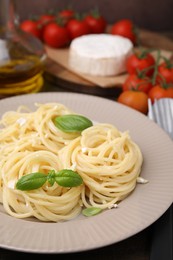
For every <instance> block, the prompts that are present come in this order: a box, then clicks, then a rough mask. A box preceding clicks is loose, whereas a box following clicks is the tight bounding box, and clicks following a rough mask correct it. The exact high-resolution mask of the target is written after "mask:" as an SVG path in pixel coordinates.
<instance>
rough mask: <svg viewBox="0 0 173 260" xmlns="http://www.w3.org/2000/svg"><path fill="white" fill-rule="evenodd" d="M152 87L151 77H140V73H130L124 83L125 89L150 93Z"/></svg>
mask: <svg viewBox="0 0 173 260" xmlns="http://www.w3.org/2000/svg"><path fill="white" fill-rule="evenodd" d="M151 88H152V83H151V79H150V78H149V77H146V76H145V77H140V76H139V75H138V74H129V75H128V76H127V78H126V80H125V81H124V84H123V85H122V89H123V91H126V90H133V89H134V90H139V91H143V92H145V93H148V91H149V90H150V89H151Z"/></svg>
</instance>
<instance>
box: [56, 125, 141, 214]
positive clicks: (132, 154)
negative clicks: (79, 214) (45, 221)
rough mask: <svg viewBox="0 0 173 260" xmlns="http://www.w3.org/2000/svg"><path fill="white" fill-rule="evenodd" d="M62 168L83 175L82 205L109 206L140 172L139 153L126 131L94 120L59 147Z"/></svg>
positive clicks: (124, 193) (131, 186) (130, 187)
mask: <svg viewBox="0 0 173 260" xmlns="http://www.w3.org/2000/svg"><path fill="white" fill-rule="evenodd" d="M59 157H60V158H61V161H62V162H63V167H64V168H70V167H72V168H73V169H75V170H76V171H77V172H78V173H79V174H80V175H81V177H82V178H83V181H84V183H85V185H84V186H83V189H82V194H81V197H82V202H83V205H84V206H85V207H90V206H94V207H100V208H102V209H105V208H111V207H113V206H114V205H115V203H117V202H119V201H121V200H123V199H124V198H125V197H126V196H127V195H129V193H131V192H132V191H133V190H134V188H135V186H136V181H137V177H138V176H139V174H140V172H141V166H142V161H143V158H142V153H141V151H140V149H139V147H138V146H137V144H135V143H134V142H133V141H132V140H131V138H130V136H129V133H128V132H124V133H121V132H120V131H118V129H116V128H115V127H114V126H113V125H110V124H98V125H95V126H93V127H90V128H87V129H86V130H84V131H83V132H82V134H81V136H80V137H78V138H76V139H74V140H73V141H72V142H71V143H70V144H69V145H68V146H66V147H65V148H63V149H61V150H60V151H59Z"/></svg>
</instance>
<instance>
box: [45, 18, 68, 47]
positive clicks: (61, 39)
mask: <svg viewBox="0 0 173 260" xmlns="http://www.w3.org/2000/svg"><path fill="white" fill-rule="evenodd" d="M43 40H44V42H45V43H46V44H47V45H48V46H50V47H53V48H61V47H65V46H67V45H68V44H69V42H70V37H69V33H68V30H67V28H66V27H65V26H61V25H59V24H58V23H56V22H51V23H49V24H47V25H46V26H45V29H44V32H43Z"/></svg>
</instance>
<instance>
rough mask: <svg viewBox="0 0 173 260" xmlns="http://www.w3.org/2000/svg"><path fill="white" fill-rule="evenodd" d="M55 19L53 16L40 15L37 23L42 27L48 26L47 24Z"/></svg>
mask: <svg viewBox="0 0 173 260" xmlns="http://www.w3.org/2000/svg"><path fill="white" fill-rule="evenodd" d="M54 19H55V15H53V14H42V15H41V16H40V17H39V19H38V22H40V24H42V25H43V26H44V25H46V24H48V23H49V22H52V21H53V20H54Z"/></svg>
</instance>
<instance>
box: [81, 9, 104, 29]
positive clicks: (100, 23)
mask: <svg viewBox="0 0 173 260" xmlns="http://www.w3.org/2000/svg"><path fill="white" fill-rule="evenodd" d="M85 21H86V23H87V24H88V25H89V27H90V29H91V33H104V32H105V30H106V26H107V21H106V19H105V18H104V17H103V15H101V14H100V13H99V11H98V10H93V11H91V12H90V13H88V14H87V15H86V16H85Z"/></svg>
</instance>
